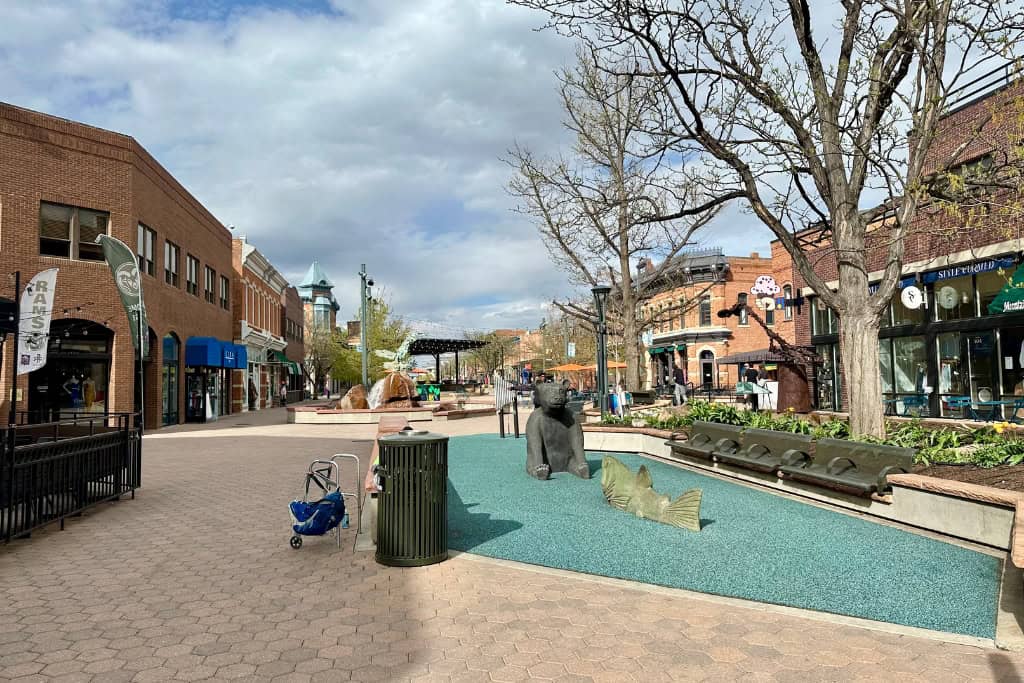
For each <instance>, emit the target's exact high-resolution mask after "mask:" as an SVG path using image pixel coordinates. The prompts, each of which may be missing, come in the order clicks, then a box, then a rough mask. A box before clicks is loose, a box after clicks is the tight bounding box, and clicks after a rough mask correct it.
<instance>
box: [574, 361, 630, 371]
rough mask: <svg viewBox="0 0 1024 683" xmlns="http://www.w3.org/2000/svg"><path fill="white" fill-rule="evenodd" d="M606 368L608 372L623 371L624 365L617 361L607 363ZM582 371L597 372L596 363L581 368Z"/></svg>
mask: <svg viewBox="0 0 1024 683" xmlns="http://www.w3.org/2000/svg"><path fill="white" fill-rule="evenodd" d="M608 368H609V369H610V370H625V368H626V364H625V363H623V362H622V361H619V360H610V361H608ZM582 369H583V370H597V363H591V364H590V365H588V366H586V367H584V368H582Z"/></svg>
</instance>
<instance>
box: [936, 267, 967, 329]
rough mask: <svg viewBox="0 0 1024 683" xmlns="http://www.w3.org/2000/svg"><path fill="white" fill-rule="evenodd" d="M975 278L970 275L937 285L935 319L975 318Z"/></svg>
mask: <svg viewBox="0 0 1024 683" xmlns="http://www.w3.org/2000/svg"><path fill="white" fill-rule="evenodd" d="M974 315H975V309H974V278H973V277H972V276H970V275H965V276H963V277H956V278H952V279H950V280H939V281H938V282H936V283H935V319H936V320H959V319H961V318H973V317H974Z"/></svg>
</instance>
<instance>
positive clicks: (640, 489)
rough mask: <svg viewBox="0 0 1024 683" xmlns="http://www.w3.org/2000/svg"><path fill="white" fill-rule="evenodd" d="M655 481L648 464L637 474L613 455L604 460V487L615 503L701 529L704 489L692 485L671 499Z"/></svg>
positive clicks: (664, 521)
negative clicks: (648, 469)
mask: <svg viewBox="0 0 1024 683" xmlns="http://www.w3.org/2000/svg"><path fill="white" fill-rule="evenodd" d="M653 485H654V482H653V481H652V480H651V473H650V472H648V471H647V466H646V465H641V466H640V471H638V472H637V473H636V474H633V472H632V471H631V470H630V469H629V468H628V467H626V466H625V465H623V464H622V463H621V462H619V461H618V460H616V459H615V458H613V457H611V456H610V455H608V456H605V458H604V459H603V460H602V461H601V489H602V490H603V491H604V497H605V500H607V501H608V503H609V504H611V506H612V507H616V508H618V509H620V510H625V511H626V512H631V513H633V514H634V515H636V516H637V517H640V518H641V519H652V520H654V521H655V522H661V523H662V524H669V525H671V526H677V527H679V528H680V529H689V530H690V531H700V499H701V495H702V494H701V490H700V489H690V490H689V491H686V492H684V493H683V495H681V496H679V497H678V498H676V499H675V500H670V499H669V497H668V496H664V495H661V494H660V493H658V492H657V491H655V490H654V489H653V488H652V486H653Z"/></svg>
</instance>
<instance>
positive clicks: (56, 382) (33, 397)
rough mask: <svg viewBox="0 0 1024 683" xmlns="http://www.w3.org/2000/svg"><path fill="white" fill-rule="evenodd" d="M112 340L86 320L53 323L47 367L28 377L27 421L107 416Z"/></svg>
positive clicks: (103, 330) (110, 332)
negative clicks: (89, 414) (89, 415)
mask: <svg viewBox="0 0 1024 683" xmlns="http://www.w3.org/2000/svg"><path fill="white" fill-rule="evenodd" d="M113 338H114V333H113V331H112V330H109V329H108V328H106V327H104V326H103V325H99V324H97V323H94V322H91V321H88V320H77V319H73V318H66V319H63V320H54V321H53V322H52V323H51V325H50V337H49V341H48V343H47V352H46V365H44V366H43V367H42V368H40V369H38V370H36V371H34V372H31V373H29V393H28V411H29V421H31V422H49V421H52V420H58V419H61V418H62V417H70V416H71V415H72V414H76V413H98V414H104V413H106V412H108V410H109V397H108V389H109V377H110V353H111V347H112V342H113Z"/></svg>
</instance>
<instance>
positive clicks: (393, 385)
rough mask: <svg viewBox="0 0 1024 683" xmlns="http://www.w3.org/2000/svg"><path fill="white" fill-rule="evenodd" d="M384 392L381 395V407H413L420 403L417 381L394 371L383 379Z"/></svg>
mask: <svg viewBox="0 0 1024 683" xmlns="http://www.w3.org/2000/svg"><path fill="white" fill-rule="evenodd" d="M383 382H384V392H383V394H382V395H381V401H380V407H381V408H413V407H415V406H418V405H419V404H420V397H419V393H418V392H417V391H416V382H415V381H413V380H412V379H411V378H409V377H406V376H405V375H401V374H399V373H397V372H393V373H391V374H390V375H388V376H387V377H385V378H384V379H383Z"/></svg>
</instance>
